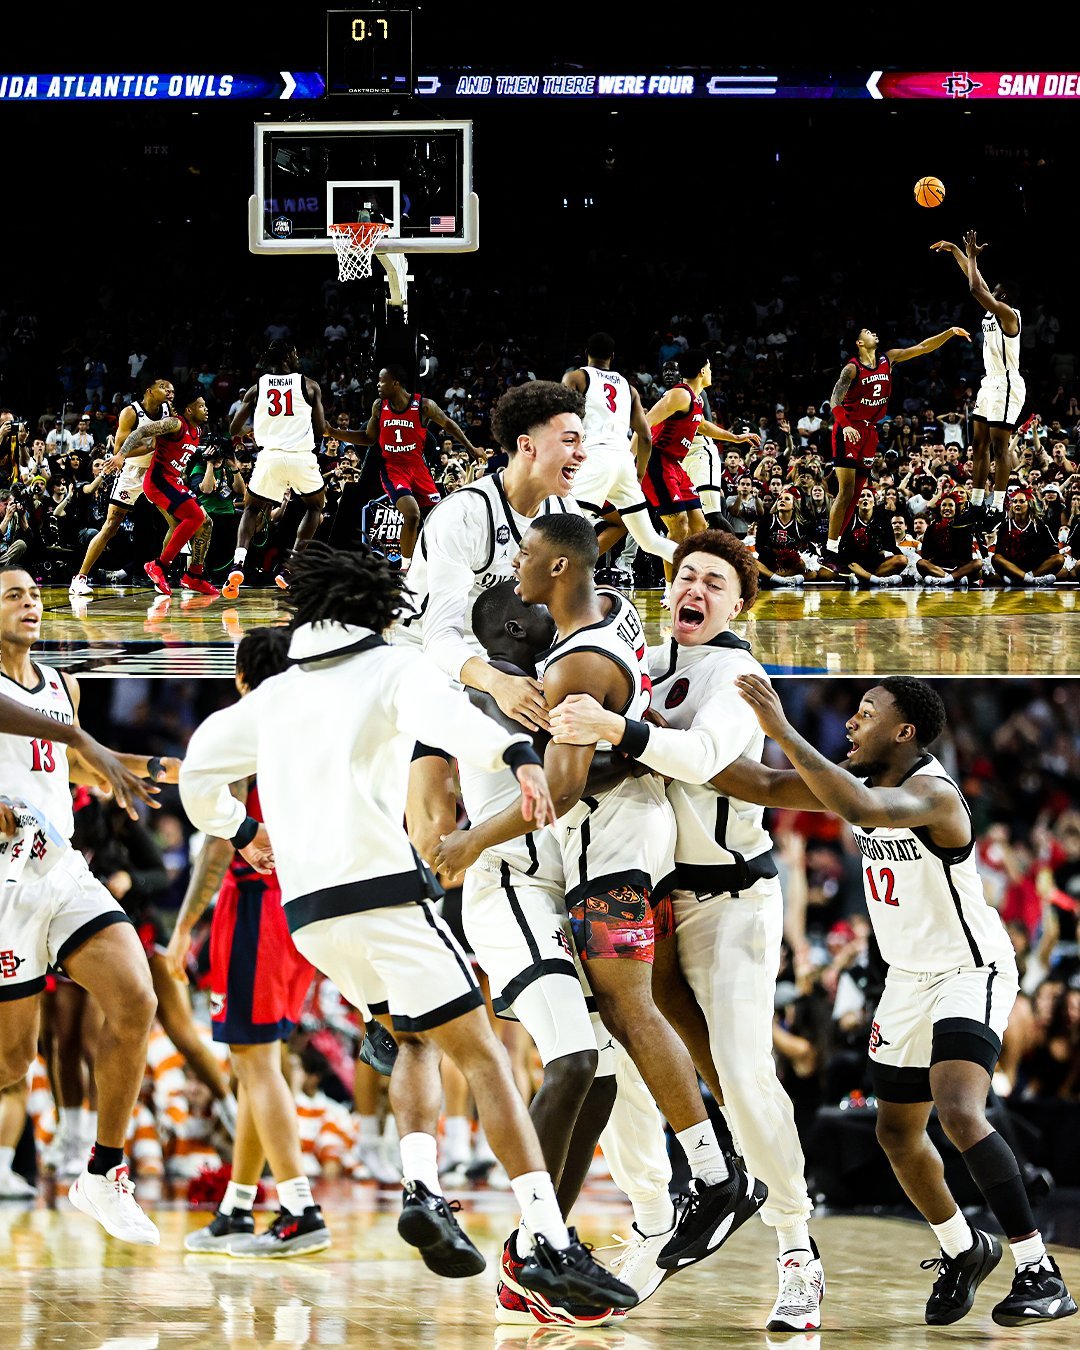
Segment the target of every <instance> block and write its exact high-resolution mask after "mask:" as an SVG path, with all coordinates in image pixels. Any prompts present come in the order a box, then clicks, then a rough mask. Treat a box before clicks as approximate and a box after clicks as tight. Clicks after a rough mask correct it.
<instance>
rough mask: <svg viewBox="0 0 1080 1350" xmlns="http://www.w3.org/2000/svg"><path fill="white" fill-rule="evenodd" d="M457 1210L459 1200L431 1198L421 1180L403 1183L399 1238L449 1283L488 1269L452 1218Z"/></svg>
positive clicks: (459, 1207)
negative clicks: (415, 1250) (416, 1251)
mask: <svg viewBox="0 0 1080 1350" xmlns="http://www.w3.org/2000/svg"><path fill="white" fill-rule="evenodd" d="M460 1209H461V1202H460V1201H459V1200H454V1201H449V1200H447V1199H446V1197H445V1196H442V1195H433V1194H432V1192H431V1191H429V1190H428V1188H427V1187H426V1186H425V1185H424V1183H423V1182H422V1181H406V1183H405V1193H404V1199H403V1201H402V1206H401V1214H400V1216H399V1217H398V1225H397V1229H398V1235H399V1236H400V1237H401V1239H402V1240H403V1241H404V1242H407V1243H408V1244H409V1246H410V1247H416V1248H417V1249H418V1251H419V1252H420V1255H421V1256H422V1257H423V1260H424V1265H425V1266H427V1268H428V1270H431V1271H434V1273H435V1274H436V1275H444V1276H446V1278H447V1279H451V1280H460V1279H465V1278H466V1277H468V1276H469V1275H479V1274H480V1272H481V1271H482V1270H483V1269H484V1268H485V1267H486V1266H487V1262H486V1261H485V1260H484V1258H483V1257H482V1256H481V1255H480V1253H479V1251H477V1249H476V1248H475V1247H474V1246H473V1244H472V1242H471V1241H470V1240H469V1238H468V1236H467V1235H466V1234H465V1232H464V1231H463V1230H462V1228H461V1225H460V1224H459V1223H458V1221H457V1219H455V1218H454V1215H455V1214H457V1213H458V1212H459V1211H460Z"/></svg>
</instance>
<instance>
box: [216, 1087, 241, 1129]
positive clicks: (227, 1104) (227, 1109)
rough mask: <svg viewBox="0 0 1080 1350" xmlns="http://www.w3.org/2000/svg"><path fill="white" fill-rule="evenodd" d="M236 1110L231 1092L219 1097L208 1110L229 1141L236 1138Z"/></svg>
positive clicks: (234, 1099)
mask: <svg viewBox="0 0 1080 1350" xmlns="http://www.w3.org/2000/svg"><path fill="white" fill-rule="evenodd" d="M237 1109H238V1108H237V1104H236V1098H235V1097H234V1096H233V1095H232V1093H231V1092H230V1093H229V1094H228V1096H226V1097H221V1098H219V1099H218V1100H217V1101H215V1102H214V1105H213V1106H212V1107H211V1108H210V1111H211V1114H212V1115H213V1116H214V1117H215V1119H216V1120H217V1121H218V1123H219V1124H220V1125H221V1128H222V1129H223V1130H224V1131H225V1133H226V1134H227V1135H228V1136H229V1138H230V1139H235V1138H236V1124H237V1119H236V1117H237Z"/></svg>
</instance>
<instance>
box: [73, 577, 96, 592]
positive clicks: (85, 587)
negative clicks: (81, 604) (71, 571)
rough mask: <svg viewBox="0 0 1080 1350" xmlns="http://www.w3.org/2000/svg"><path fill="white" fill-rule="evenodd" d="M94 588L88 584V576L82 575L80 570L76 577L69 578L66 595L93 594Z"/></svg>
mask: <svg viewBox="0 0 1080 1350" xmlns="http://www.w3.org/2000/svg"><path fill="white" fill-rule="evenodd" d="M93 594H94V588H93V586H91V585H90V578H89V577H88V576H84V575H83V574H82V573H81V572H80V573H79V575H78V576H77V577H72V578H71V585H70V586H69V587H68V595H93Z"/></svg>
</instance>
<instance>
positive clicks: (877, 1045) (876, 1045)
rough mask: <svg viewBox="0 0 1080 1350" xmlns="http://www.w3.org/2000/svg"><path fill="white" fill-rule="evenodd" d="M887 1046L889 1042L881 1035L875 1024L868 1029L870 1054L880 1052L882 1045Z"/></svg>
mask: <svg viewBox="0 0 1080 1350" xmlns="http://www.w3.org/2000/svg"><path fill="white" fill-rule="evenodd" d="M888 1044H889V1042H888V1041H887V1040H886V1039H885V1037H884V1036H883V1035H882V1034H881V1028H880V1027H879V1026H878V1024H877V1023H876V1022H875V1023H874V1024H873V1026H871V1028H870V1053H871V1054H873V1053H874V1051H875V1050H880V1049H881V1047H882V1046H883V1045H888Z"/></svg>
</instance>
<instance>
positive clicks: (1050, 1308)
mask: <svg viewBox="0 0 1080 1350" xmlns="http://www.w3.org/2000/svg"><path fill="white" fill-rule="evenodd" d="M1074 1312H1076V1300H1075V1299H1074V1298H1073V1296H1072V1295H1071V1294H1070V1293H1069V1291H1068V1289H1066V1287H1065V1281H1064V1280H1063V1279H1062V1278H1061V1271H1060V1270H1058V1266H1057V1262H1056V1261H1055V1260H1054V1258H1053V1257H1052V1256H1051V1255H1050V1254H1049V1253H1047V1254H1046V1256H1044V1257H1043V1259H1042V1260H1041V1261H1040V1262H1038V1264H1033V1265H1026V1266H1020V1267H1018V1268H1017V1271H1016V1274H1015V1275H1014V1276H1013V1283H1012V1288H1011V1289H1010V1290H1009V1292H1008V1293H1007V1294H1006V1295H1005V1297H1004V1298H1003V1299H1002V1300H1001V1302H1000V1303H999V1304H997V1306H996V1307H995V1308H994V1311H993V1312H992V1313H991V1316H992V1317H993V1319H994V1321H995V1322H996V1323H997V1324H998V1326H999V1327H1023V1326H1027V1325H1028V1323H1029V1322H1055V1321H1057V1320H1058V1318H1061V1317H1071V1316H1072V1315H1073V1313H1074Z"/></svg>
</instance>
